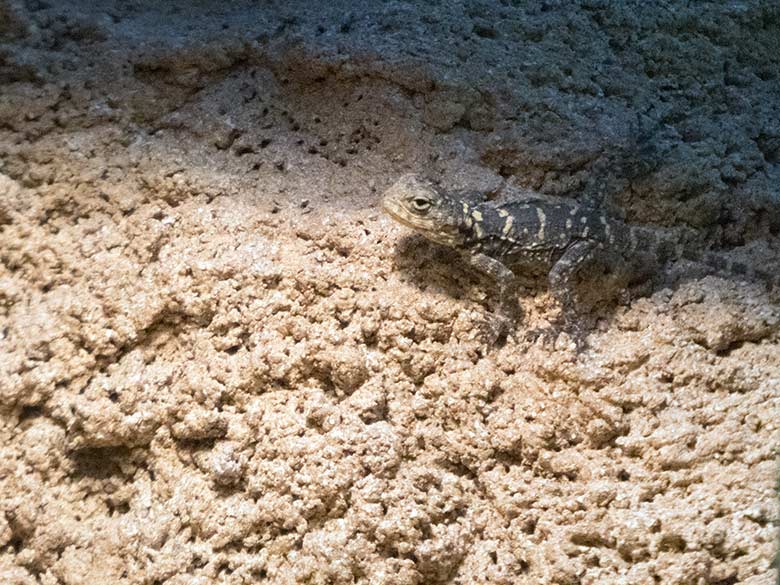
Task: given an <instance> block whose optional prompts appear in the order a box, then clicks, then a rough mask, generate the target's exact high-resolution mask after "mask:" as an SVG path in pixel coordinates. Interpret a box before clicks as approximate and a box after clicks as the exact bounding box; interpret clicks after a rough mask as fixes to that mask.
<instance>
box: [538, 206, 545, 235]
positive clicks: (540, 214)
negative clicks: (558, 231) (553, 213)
mask: <svg viewBox="0 0 780 585" xmlns="http://www.w3.org/2000/svg"><path fill="white" fill-rule="evenodd" d="M536 216H537V217H538V218H539V231H538V232H537V234H536V239H537V240H539V241H540V242H541V241H544V229H545V227H547V226H546V225H545V224H546V223H547V216H546V215H544V211H542V208H541V207H537V208H536Z"/></svg>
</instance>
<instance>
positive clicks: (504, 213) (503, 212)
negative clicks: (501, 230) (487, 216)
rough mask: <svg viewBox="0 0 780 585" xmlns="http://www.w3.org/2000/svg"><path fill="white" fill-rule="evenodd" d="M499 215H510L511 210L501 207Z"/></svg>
mask: <svg viewBox="0 0 780 585" xmlns="http://www.w3.org/2000/svg"><path fill="white" fill-rule="evenodd" d="M498 215H499V216H501V217H506V216H508V215H509V212H508V211H507V210H506V209H499V210H498Z"/></svg>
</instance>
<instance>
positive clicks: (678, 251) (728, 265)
mask: <svg viewBox="0 0 780 585" xmlns="http://www.w3.org/2000/svg"><path fill="white" fill-rule="evenodd" d="M634 229H636V233H635V234H632V236H631V250H632V252H633V253H635V254H640V253H650V254H651V255H652V256H653V257H654V259H655V261H656V262H658V263H659V264H660V265H668V264H670V263H672V262H675V261H678V260H687V261H689V262H694V263H697V264H699V265H700V266H701V265H704V266H706V267H707V268H708V269H709V272H710V273H714V274H723V275H728V276H732V277H739V278H740V279H744V280H748V281H752V282H760V283H763V284H765V285H766V287H767V289H769V290H771V289H773V288H778V289H780V271H778V270H777V267H775V268H774V269H773V268H772V267H769V268H768V269H765V268H763V267H755V266H753V265H751V264H748V263H745V262H741V261H739V260H735V259H733V258H731V257H729V253H728V252H727V251H723V252H716V251H712V250H708V249H707V246H706V244H705V242H704V240H703V238H702V237H701V236H699V235H698V234H697V233H696V232H695V231H694V230H691V229H686V228H657V229H651V228H647V227H636V228H634Z"/></svg>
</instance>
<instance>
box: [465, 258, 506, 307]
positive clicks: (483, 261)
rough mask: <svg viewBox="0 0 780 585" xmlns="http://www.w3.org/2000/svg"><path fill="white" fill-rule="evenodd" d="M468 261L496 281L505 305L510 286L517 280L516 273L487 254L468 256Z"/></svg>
mask: <svg viewBox="0 0 780 585" xmlns="http://www.w3.org/2000/svg"><path fill="white" fill-rule="evenodd" d="M466 260H467V261H468V263H469V264H470V265H471V266H473V267H474V268H476V269H477V270H479V271H480V272H482V273H483V274H487V275H488V276H490V277H491V278H492V279H493V280H495V281H496V284H498V290H499V292H500V298H501V303H502V305H503V303H504V300H505V297H506V293H507V291H508V290H509V286H510V285H511V284H512V281H513V280H514V278H515V273H514V272H512V271H511V270H509V268H507V267H506V265H504V263H503V262H501V261H500V260H496V259H495V258H491V257H490V256H488V255H486V254H482V253H477V254H466Z"/></svg>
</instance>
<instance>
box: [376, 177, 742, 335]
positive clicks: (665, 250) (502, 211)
mask: <svg viewBox="0 0 780 585" xmlns="http://www.w3.org/2000/svg"><path fill="white" fill-rule="evenodd" d="M382 207H383V208H384V210H385V212H386V213H387V214H388V215H390V217H392V218H393V219H395V220H396V221H398V222H399V223H401V224H403V225H405V226H407V227H410V228H412V229H413V230H415V231H417V232H419V233H421V234H422V235H423V236H424V237H425V238H427V239H429V240H431V241H433V242H436V243H438V244H443V245H445V246H448V247H450V248H453V249H455V250H457V251H459V252H460V253H461V254H462V256H463V258H464V259H465V260H466V262H467V263H468V264H469V265H471V266H472V267H474V268H476V269H477V270H478V271H480V272H482V273H484V274H487V275H488V276H490V277H492V278H493V279H494V280H495V281H496V282H497V284H498V287H499V299H500V301H499V302H500V306H501V307H505V306H506V301H507V292H508V290H509V288H510V286H511V284H512V282H513V281H514V279H515V277H516V271H523V273H532V274H540V273H541V274H546V275H547V280H548V283H549V288H550V292H551V293H552V295H553V297H554V298H555V299H556V300H557V301H558V303H559V305H560V307H561V312H562V317H563V319H564V320H565V321H568V318H569V316H570V315H572V314H573V311H574V307H575V304H576V297H575V291H574V288H575V287H574V284H575V282H574V281H575V279H576V278H577V276H578V275H580V274H582V273H583V272H584V271H586V270H588V269H589V268H594V267H596V266H602V267H607V268H611V269H613V270H614V271H616V272H618V273H620V272H619V271H620V270H623V274H627V275H634V274H635V275H638V276H649V275H650V273H651V272H652V271H653V270H654V268H655V267H656V266H657V265H658V264H660V263H663V262H666V261H668V260H669V259H671V258H673V257H675V255H677V256H682V255H683V252H681V249H683V248H684V247H685V244H684V243H683V242H682V241H680V239H679V233H678V234H677V240H675V239H674V237H672V238H670V237H669V235H668V234H667V235H666V236H665V237H664V236H662V235H659V234H658V233H657V231H656V230H653V229H651V228H649V227H646V226H641V225H630V224H627V223H624V222H623V221H621V220H619V219H617V218H614V217H611V216H609V215H608V214H607V213H606V212H604V211H602V210H599V209H596V208H593V207H589V206H584V205H580V204H577V203H576V202H563V203H551V202H547V201H542V200H524V201H515V202H510V203H506V204H503V205H497V204H494V203H492V202H489V201H488V202H483V203H472V202H470V201H468V200H467V199H465V198H460V197H457V196H455V195H451V194H448V193H445V192H444V191H442V190H440V189H438V188H436V187H435V186H434V185H433V184H432V183H430V182H428V181H425V180H423V179H421V178H419V177H417V176H416V175H413V174H408V175H404V176H402V177H401V178H400V179H399V180H398V181H397V182H396V183H395V184H393V185H392V186H391V187H390V188H389V189H388V190H387V191H386V192H385V194H384V196H383V200H382ZM599 263H601V264H599ZM720 263H721V268H722V267H723V266H722V264H723V261H722V260H721V261H720ZM734 268H735V270H734V272H736V273H743V274H744V273H745V269H744V267H743V266H741V265H739V266H736V267H734Z"/></svg>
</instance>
